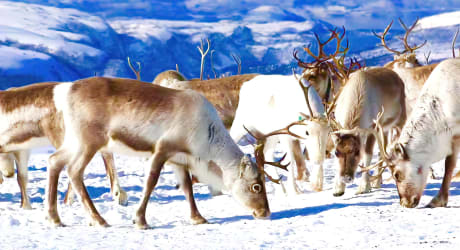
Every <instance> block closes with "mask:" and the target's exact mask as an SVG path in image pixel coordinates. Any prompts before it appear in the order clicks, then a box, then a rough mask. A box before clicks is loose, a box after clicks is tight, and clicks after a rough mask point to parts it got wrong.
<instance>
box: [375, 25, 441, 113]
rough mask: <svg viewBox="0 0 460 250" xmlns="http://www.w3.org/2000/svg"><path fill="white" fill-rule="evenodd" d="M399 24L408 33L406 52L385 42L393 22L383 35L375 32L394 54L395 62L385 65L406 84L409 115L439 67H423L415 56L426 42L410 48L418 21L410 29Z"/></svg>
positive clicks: (405, 39)
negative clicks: (424, 86)
mask: <svg viewBox="0 0 460 250" xmlns="http://www.w3.org/2000/svg"><path fill="white" fill-rule="evenodd" d="M399 22H400V24H401V26H402V27H403V28H404V30H405V31H406V33H405V34H404V37H403V39H402V41H403V44H404V50H403V51H398V50H395V49H391V48H390V47H388V45H387V44H386V41H385V36H386V35H387V33H388V31H389V30H390V28H391V26H392V24H393V21H391V23H390V24H389V25H388V26H387V27H386V28H385V30H384V31H383V33H382V35H378V34H377V33H375V32H373V33H374V35H375V36H376V37H378V38H379V39H380V41H381V45H382V46H383V47H384V48H385V49H387V50H388V51H390V52H392V53H393V54H394V59H393V61H391V62H389V63H387V64H385V65H384V67H385V68H387V69H391V70H393V71H394V72H396V73H397V74H398V76H399V77H400V78H401V80H403V82H404V92H405V95H406V112H407V114H408V115H409V114H410V113H411V112H412V107H413V106H414V104H415V102H416V100H417V97H418V95H419V93H420V90H421V89H422V86H423V84H425V81H426V80H427V79H428V76H429V75H430V74H431V72H432V71H433V69H434V68H435V67H436V66H437V65H438V64H437V63H435V64H430V65H424V66H423V65H422V64H420V62H419V61H418V60H417V57H416V55H415V51H416V50H417V49H419V48H421V47H423V46H424V45H425V44H426V41H425V42H423V43H422V44H420V45H418V46H417V45H414V46H412V47H411V46H410V45H409V43H408V41H407V39H408V37H409V34H410V33H411V32H412V30H413V29H414V28H415V26H416V25H417V22H418V19H417V20H415V22H414V23H413V24H412V26H410V27H409V28H408V27H407V26H406V25H405V24H404V22H403V21H402V20H401V18H399Z"/></svg>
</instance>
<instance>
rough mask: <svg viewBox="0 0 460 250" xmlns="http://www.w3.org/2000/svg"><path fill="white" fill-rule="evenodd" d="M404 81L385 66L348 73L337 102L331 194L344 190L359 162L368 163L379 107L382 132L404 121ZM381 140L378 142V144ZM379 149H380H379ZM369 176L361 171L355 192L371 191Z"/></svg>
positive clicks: (400, 125)
mask: <svg viewBox="0 0 460 250" xmlns="http://www.w3.org/2000/svg"><path fill="white" fill-rule="evenodd" d="M404 100H405V95H404V83H403V82H402V80H401V79H400V78H399V77H398V75H397V74H396V73H395V72H393V71H391V70H389V69H386V68H379V67H376V68H365V69H361V70H358V71H356V72H354V73H352V74H351V75H350V78H349V79H348V80H347V82H346V83H345V85H344V86H343V87H342V89H341V91H340V94H339V96H338V98H337V101H336V108H335V118H336V124H335V126H336V127H337V128H338V129H339V130H338V131H335V132H334V133H333V140H334V144H335V146H336V149H335V154H336V157H337V160H338V165H339V167H338V173H337V175H336V179H335V188H334V196H341V195H343V194H344V192H345V185H346V183H349V182H351V181H352V180H353V179H354V176H355V172H356V169H357V167H358V162H359V161H360V160H361V161H362V162H363V163H364V166H363V167H364V168H366V167H367V166H369V165H370V162H371V159H372V153H373V146H374V143H375V140H376V139H378V138H376V136H375V133H373V132H372V131H373V129H374V128H375V126H376V125H375V124H374V123H373V120H374V119H376V118H377V114H378V113H379V111H381V110H382V108H383V109H384V110H385V112H384V114H383V116H382V117H381V123H382V127H383V132H388V131H389V130H390V129H391V128H392V127H393V126H396V127H402V125H403V124H404V122H405V120H406V109H405V103H404ZM380 144H381V143H379V145H380ZM381 151H382V149H381ZM370 190H371V186H370V176H369V173H368V172H367V171H364V172H363V174H362V178H361V183H360V185H359V187H358V191H357V193H358V194H362V193H367V192H370Z"/></svg>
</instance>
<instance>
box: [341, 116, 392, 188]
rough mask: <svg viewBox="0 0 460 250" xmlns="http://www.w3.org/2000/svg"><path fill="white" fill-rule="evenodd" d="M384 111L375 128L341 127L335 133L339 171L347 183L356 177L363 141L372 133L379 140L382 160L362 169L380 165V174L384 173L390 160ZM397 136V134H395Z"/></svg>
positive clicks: (375, 123)
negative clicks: (384, 128) (386, 142)
mask: <svg viewBox="0 0 460 250" xmlns="http://www.w3.org/2000/svg"><path fill="white" fill-rule="evenodd" d="M383 112H384V110H383V107H382V111H381V112H379V113H378V114H377V117H376V119H375V120H374V128H359V127H356V128H354V129H351V130H345V129H342V128H340V127H339V124H337V126H338V128H339V129H340V130H339V131H336V132H334V133H333V140H334V144H335V148H336V149H335V155H336V157H337V159H338V162H339V173H340V178H342V180H343V181H344V182H345V183H347V182H351V181H352V180H353V178H354V175H355V172H356V169H357V167H358V163H359V159H360V153H361V148H362V143H363V140H362V139H363V138H365V137H367V136H369V135H372V136H374V138H375V139H376V140H377V144H378V146H379V149H380V160H379V161H378V162H377V163H376V164H374V165H372V166H369V167H366V168H364V167H363V168H362V169H361V171H362V172H364V171H369V170H370V169H373V168H376V167H379V170H380V171H379V175H381V174H382V172H383V169H384V167H382V166H383V164H384V163H387V165H388V162H389V156H388V154H387V153H386V144H385V139H384V133H383V128H382V125H381V119H382V117H383ZM395 136H397V135H395Z"/></svg>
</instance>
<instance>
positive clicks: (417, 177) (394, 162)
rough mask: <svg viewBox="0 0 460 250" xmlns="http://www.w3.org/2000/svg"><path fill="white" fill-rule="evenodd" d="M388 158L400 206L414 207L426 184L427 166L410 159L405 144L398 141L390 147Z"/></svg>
mask: <svg viewBox="0 0 460 250" xmlns="http://www.w3.org/2000/svg"><path fill="white" fill-rule="evenodd" d="M389 159H390V164H389V168H390V170H391V173H392V176H393V178H394V180H395V182H396V187H397V189H398V194H399V202H400V204H401V206H403V207H408V208H413V207H416V206H417V205H418V203H419V201H420V197H422V194H423V190H424V189H425V186H426V182H427V178H428V172H429V170H428V169H429V166H427V165H426V164H425V163H423V162H416V161H415V159H410V158H409V155H408V154H407V150H406V148H405V146H404V145H403V144H402V143H400V142H397V143H395V144H393V146H392V147H391V150H390V154H389Z"/></svg>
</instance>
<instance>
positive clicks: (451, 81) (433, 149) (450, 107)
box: [387, 59, 460, 208]
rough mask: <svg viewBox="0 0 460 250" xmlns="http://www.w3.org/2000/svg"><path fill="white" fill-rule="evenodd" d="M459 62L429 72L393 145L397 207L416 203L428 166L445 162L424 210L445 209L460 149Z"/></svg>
mask: <svg viewBox="0 0 460 250" xmlns="http://www.w3.org/2000/svg"><path fill="white" fill-rule="evenodd" d="M458 72H460V60H459V59H448V60H445V61H443V62H441V63H440V64H439V65H438V66H437V67H436V68H435V69H434V70H433V72H432V73H431V75H430V76H429V77H428V80H427V81H426V83H425V85H424V86H423V88H422V91H421V93H420V96H419V98H418V99H417V102H416V103H415V106H414V109H413V112H412V113H411V114H410V116H409V119H408V121H407V122H406V124H405V125H404V127H403V128H402V131H401V136H400V137H399V139H398V140H397V141H396V142H395V143H393V144H392V147H391V150H390V153H389V155H388V158H387V159H388V160H389V161H390V170H391V172H392V175H393V178H394V179H395V181H396V186H397V188H398V193H399V197H400V204H401V205H402V206H404V207H408V208H413V207H415V206H417V205H418V204H419V201H420V197H421V196H422V194H423V190H424V188H425V186H426V182H427V176H428V173H429V166H430V165H431V164H432V163H435V162H437V161H440V160H443V159H445V172H444V178H443V181H442V185H441V188H440V190H439V192H438V194H437V195H436V196H435V197H434V198H433V199H432V200H431V202H430V203H429V204H428V205H427V207H445V206H446V205H447V202H448V196H449V186H450V182H451V178H452V173H453V171H454V168H455V165H456V162H457V155H458V152H459V149H460V100H459V99H458V95H459V93H460V76H459V74H458Z"/></svg>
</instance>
